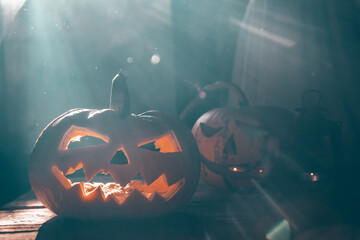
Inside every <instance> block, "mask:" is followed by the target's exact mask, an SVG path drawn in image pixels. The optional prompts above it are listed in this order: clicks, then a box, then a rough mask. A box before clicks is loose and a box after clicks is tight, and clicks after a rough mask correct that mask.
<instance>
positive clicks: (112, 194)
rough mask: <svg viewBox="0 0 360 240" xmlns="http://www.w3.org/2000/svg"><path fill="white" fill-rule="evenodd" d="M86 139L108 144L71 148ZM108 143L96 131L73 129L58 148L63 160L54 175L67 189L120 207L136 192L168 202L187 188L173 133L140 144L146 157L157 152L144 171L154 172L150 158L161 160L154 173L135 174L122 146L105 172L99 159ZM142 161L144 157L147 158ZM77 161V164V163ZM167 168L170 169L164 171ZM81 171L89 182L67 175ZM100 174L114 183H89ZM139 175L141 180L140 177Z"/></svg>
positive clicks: (84, 196) (84, 197)
mask: <svg viewBox="0 0 360 240" xmlns="http://www.w3.org/2000/svg"><path fill="white" fill-rule="evenodd" d="M87 137H92V138H96V139H98V140H102V141H103V142H104V143H105V144H101V145H98V146H95V145H92V144H91V145H89V146H87V147H86V148H84V147H80V148H77V149H76V148H75V149H70V148H69V146H70V145H71V144H72V143H74V142H81V141H82V139H86V138H87ZM106 143H109V138H108V137H107V136H104V135H101V134H99V133H97V132H96V131H93V130H90V129H86V128H83V127H77V126H72V127H70V129H69V130H68V131H67V132H66V133H65V134H64V137H63V139H62V141H61V143H60V146H59V155H60V159H61V160H60V161H59V163H58V165H57V166H52V168H51V171H52V173H53V175H54V176H55V177H56V178H57V180H58V181H59V182H60V183H61V184H62V186H63V187H64V188H65V189H66V190H68V191H72V192H73V191H75V192H76V191H78V192H79V194H80V196H82V198H83V199H87V200H90V199H94V198H95V196H96V195H101V196H102V198H103V200H104V201H106V200H108V199H109V198H113V199H114V200H115V201H116V202H118V203H119V204H123V203H124V201H125V200H126V199H127V198H128V197H129V196H131V195H132V194H137V193H141V194H142V195H143V196H144V197H145V198H146V199H148V200H149V201H152V200H153V199H154V197H155V196H156V195H159V196H160V197H162V198H163V199H164V200H165V201H168V200H170V199H171V198H172V197H173V196H174V195H175V194H176V193H177V192H178V191H179V189H180V188H181V187H182V186H183V185H184V183H185V179H184V178H183V177H182V176H183V175H182V171H181V169H182V168H181V165H182V159H181V158H179V155H178V154H179V153H180V152H181V146H180V145H179V143H178V141H177V138H176V137H175V134H174V133H173V132H172V131H169V132H167V133H165V134H163V135H161V136H158V137H155V138H152V139H148V140H146V141H143V142H140V143H138V148H139V149H143V151H145V152H146V154H150V153H154V154H155V155H156V157H154V158H150V159H147V161H146V163H147V164H148V165H147V167H146V168H145V169H151V168H150V167H149V166H153V165H155V164H153V163H151V161H152V160H151V159H159V160H156V161H160V162H162V164H161V165H160V166H157V168H155V169H152V170H151V171H147V170H141V171H140V172H139V173H138V175H136V170H134V169H135V168H129V167H128V166H130V165H131V163H130V161H129V159H128V157H127V154H126V152H125V151H124V149H123V148H122V147H120V148H119V149H117V151H116V153H115V154H114V156H113V157H112V158H111V160H110V162H109V164H110V166H111V168H110V169H109V168H106V169H107V170H104V168H102V167H101V164H103V163H101V162H99V161H97V159H98V158H100V157H99V154H101V152H102V151H101V150H100V149H102V148H106V146H107V145H106ZM145 152H144V153H145ZM139 154H140V153H139ZM164 154H166V155H164ZM176 156H178V157H176ZM102 157H103V156H102ZM172 157H175V158H172ZM140 158H145V155H143V156H142V157H140ZM83 159H87V160H86V162H83ZM77 161H78V163H76V162H77ZM164 166H167V167H165V168H164ZM81 169H82V170H83V172H84V174H85V178H86V180H85V181H76V182H72V181H71V180H70V179H69V177H70V176H68V175H70V174H73V173H74V172H75V171H77V170H81ZM97 173H103V174H105V175H108V174H109V173H110V174H109V175H111V177H112V179H111V181H114V182H109V183H103V182H90V181H91V180H92V179H93V177H95V175H96V174H97ZM139 175H140V178H141V179H142V180H139V179H138V178H137V176H139ZM109 178H110V176H109ZM136 192H137V193H136Z"/></svg>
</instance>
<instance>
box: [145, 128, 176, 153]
mask: <svg viewBox="0 0 360 240" xmlns="http://www.w3.org/2000/svg"><path fill="white" fill-rule="evenodd" d="M150 142H155V147H156V148H158V149H160V152H161V153H173V152H182V149H181V146H180V144H179V142H178V140H177V138H176V137H175V134H174V132H173V131H169V132H167V133H165V134H164V135H162V136H160V137H158V138H155V139H154V138H153V139H150V140H147V141H144V142H141V143H139V144H138V147H140V146H142V145H145V144H147V143H150Z"/></svg>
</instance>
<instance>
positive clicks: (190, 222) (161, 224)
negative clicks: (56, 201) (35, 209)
mask: <svg viewBox="0 0 360 240" xmlns="http://www.w3.org/2000/svg"><path fill="white" fill-rule="evenodd" d="M36 239H37V240H43V239H53V240H55V239H87V240H89V239H205V236H204V230H203V224H202V221H201V220H200V219H199V218H197V217H195V216H192V215H189V214H183V213H175V214H171V215H167V216H165V217H159V218H147V219H108V220H98V221H96V220H92V221H89V220H75V219H66V218H61V217H55V218H53V219H51V220H49V221H47V222H45V223H44V224H43V225H42V226H41V228H40V229H39V233H38V235H37V238H36Z"/></svg>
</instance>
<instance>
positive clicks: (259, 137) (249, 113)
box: [192, 83, 293, 190]
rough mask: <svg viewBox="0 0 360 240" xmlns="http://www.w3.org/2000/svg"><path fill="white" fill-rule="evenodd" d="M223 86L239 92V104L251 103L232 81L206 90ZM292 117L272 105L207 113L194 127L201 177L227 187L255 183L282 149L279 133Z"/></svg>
mask: <svg viewBox="0 0 360 240" xmlns="http://www.w3.org/2000/svg"><path fill="white" fill-rule="evenodd" d="M224 87H225V88H228V89H229V90H233V91H234V92H235V93H236V96H237V97H238V100H239V103H244V104H245V105H247V104H248V102H247V99H246V96H245V94H244V93H243V92H241V90H239V89H238V88H237V87H234V85H232V84H226V83H215V84H213V85H209V86H207V87H205V88H204V92H205V93H206V92H207V91H212V90H215V89H218V88H224ZM205 96H206V95H205ZM239 105H240V104H239ZM292 118H293V115H292V113H290V112H289V111H287V110H284V109H281V108H277V107H270V106H239V107H237V108H217V109H213V110H211V111H209V112H206V113H204V114H203V115H202V116H200V118H199V119H198V120H197V121H196V122H195V124H194V126H193V128H192V133H193V135H194V137H195V140H196V142H197V144H198V147H199V151H200V153H201V155H202V165H201V178H202V179H203V180H204V181H205V182H206V183H208V184H210V185H212V186H214V187H218V188H221V189H226V190H229V189H230V190H237V189H246V188H249V187H251V186H252V185H253V184H252V180H261V179H264V178H265V177H266V176H267V175H268V173H269V171H270V167H271V161H272V159H273V157H274V156H275V155H276V154H277V153H278V151H279V135H281V134H279V132H281V129H282V128H283V127H285V125H288V124H289V123H291V121H292Z"/></svg>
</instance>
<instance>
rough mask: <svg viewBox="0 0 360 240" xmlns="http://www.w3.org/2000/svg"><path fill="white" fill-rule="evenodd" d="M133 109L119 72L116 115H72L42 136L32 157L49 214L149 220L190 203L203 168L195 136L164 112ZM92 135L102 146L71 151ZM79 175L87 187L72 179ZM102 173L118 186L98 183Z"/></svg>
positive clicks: (33, 178) (34, 180)
mask: <svg viewBox="0 0 360 240" xmlns="http://www.w3.org/2000/svg"><path fill="white" fill-rule="evenodd" d="M129 108H130V107H129V94H128V88H127V84H126V78H125V77H124V75H122V74H118V75H117V76H116V77H115V78H114V79H113V82H112V90H111V100H110V108H109V109H103V110H93V109H73V110H70V111H68V112H66V113H64V114H62V115H61V116H59V117H57V118H56V119H54V120H53V121H52V122H51V123H50V124H49V125H48V126H47V127H46V128H45V129H44V130H43V132H42V133H41V135H40V136H39V138H38V140H37V142H36V143H35V146H34V149H33V151H32V154H31V158H30V163H29V177H30V182H31V185H32V188H33V190H34V192H35V194H36V196H37V198H38V199H39V200H40V201H41V202H42V203H43V204H44V205H45V206H46V207H47V208H49V209H50V210H51V211H53V212H54V213H56V214H60V215H65V216H70V217H78V218H85V217H146V216H156V215H161V214H164V213H167V212H169V211H171V210H173V209H175V208H176V207H178V206H179V205H180V204H182V203H184V202H185V201H187V200H188V199H190V198H191V196H192V195H193V193H194V191H195V189H196V186H197V184H198V180H199V172H200V163H199V160H198V157H199V153H198V149H197V146H196V143H195V141H194V138H193V136H192V135H191V133H190V131H189V130H187V128H186V126H184V125H183V124H182V123H181V122H180V121H179V120H177V119H175V118H172V117H170V116H167V115H165V114H164V113H160V112H157V111H148V112H145V113H142V114H139V115H135V114H129ZM89 136H90V137H92V138H95V139H97V140H99V141H101V142H103V143H102V144H97V145H93V146H86V147H78V148H69V145H71V144H72V143H73V142H74V141H77V140H79V139H83V138H85V137H89ZM79 169H82V170H83V171H84V173H85V176H86V179H87V181H83V182H72V181H71V180H70V179H68V178H67V175H69V174H72V173H73V172H75V171H76V170H79ZM99 173H103V174H105V175H107V176H108V177H112V179H113V181H112V182H108V183H102V182H91V180H92V179H93V178H94V176H96V175H97V174H98V175H99ZM139 176H140V178H139ZM141 178H142V179H141Z"/></svg>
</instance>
